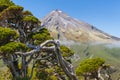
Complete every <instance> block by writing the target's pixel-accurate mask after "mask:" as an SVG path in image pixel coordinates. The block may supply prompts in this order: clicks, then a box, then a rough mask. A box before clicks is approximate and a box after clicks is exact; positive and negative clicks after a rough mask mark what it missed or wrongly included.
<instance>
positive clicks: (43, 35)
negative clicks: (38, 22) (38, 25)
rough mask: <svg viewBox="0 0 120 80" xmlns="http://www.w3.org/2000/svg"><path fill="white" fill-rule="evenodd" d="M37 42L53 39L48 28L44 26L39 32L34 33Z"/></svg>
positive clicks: (33, 36) (33, 37)
mask: <svg viewBox="0 0 120 80" xmlns="http://www.w3.org/2000/svg"><path fill="white" fill-rule="evenodd" d="M32 39H33V40H34V43H35V44H40V43H42V42H44V41H46V40H48V39H53V38H52V37H51V36H50V33H49V31H48V30H47V29H45V28H42V29H40V31H39V32H37V33H35V34H33V35H32Z"/></svg>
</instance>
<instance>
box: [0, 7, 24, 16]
mask: <svg viewBox="0 0 120 80" xmlns="http://www.w3.org/2000/svg"><path fill="white" fill-rule="evenodd" d="M22 10H23V7H21V6H16V5H14V6H10V7H8V8H7V9H5V10H4V11H2V12H1V14H0V15H1V16H2V15H4V16H7V18H13V17H15V16H16V15H18V13H20V12H21V11H22Z"/></svg>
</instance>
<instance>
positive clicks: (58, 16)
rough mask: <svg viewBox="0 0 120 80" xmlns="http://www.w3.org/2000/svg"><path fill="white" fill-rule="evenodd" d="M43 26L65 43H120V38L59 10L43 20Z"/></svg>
mask: <svg viewBox="0 0 120 80" xmlns="http://www.w3.org/2000/svg"><path fill="white" fill-rule="evenodd" d="M42 26H43V27H44V26H46V28H47V29H48V30H49V31H50V34H51V35H52V37H54V38H56V39H60V40H65V41H68V40H72V41H77V42H91V41H92V42H95V41H96V42H114V41H120V39H119V38H117V37H114V36H111V35H109V34H107V33H105V32H103V31H101V30H99V29H97V28H96V27H94V26H93V25H90V24H88V23H86V22H83V21H80V20H77V19H74V18H72V17H70V16H68V15H67V14H66V13H64V12H62V11H61V10H58V9H56V10H54V11H52V12H50V13H49V14H48V15H47V16H45V17H44V18H43V19H42Z"/></svg>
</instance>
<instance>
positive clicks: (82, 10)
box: [13, 0, 120, 37]
mask: <svg viewBox="0 0 120 80" xmlns="http://www.w3.org/2000/svg"><path fill="white" fill-rule="evenodd" d="M13 2H14V3H16V4H18V5H21V6H23V7H24V9H25V10H29V11H31V12H32V13H33V14H34V16H36V17H37V18H39V19H41V18H43V17H44V16H45V15H47V14H48V13H49V12H51V11H52V10H55V9H59V10H62V11H63V12H65V13H67V14H68V15H69V16H71V17H74V18H77V19H79V20H82V21H85V22H87V23H89V24H92V25H94V26H96V27H97V28H98V29H100V30H103V31H104V32H107V33H109V34H111V35H114V36H117V37H120V0H13Z"/></svg>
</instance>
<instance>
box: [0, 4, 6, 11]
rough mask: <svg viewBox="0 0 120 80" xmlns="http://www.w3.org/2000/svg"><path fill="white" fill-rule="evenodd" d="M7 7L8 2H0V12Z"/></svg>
mask: <svg viewBox="0 0 120 80" xmlns="http://www.w3.org/2000/svg"><path fill="white" fill-rule="evenodd" d="M6 8H8V5H6V4H0V12H2V11H3V10H4V9H6Z"/></svg>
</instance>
